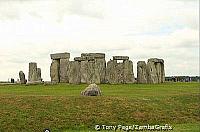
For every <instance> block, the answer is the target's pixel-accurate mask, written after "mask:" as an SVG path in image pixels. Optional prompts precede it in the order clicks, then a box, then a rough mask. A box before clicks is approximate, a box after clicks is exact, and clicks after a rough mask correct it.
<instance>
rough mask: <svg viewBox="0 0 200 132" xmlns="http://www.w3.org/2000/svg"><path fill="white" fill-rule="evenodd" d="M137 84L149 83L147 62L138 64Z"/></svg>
mask: <svg viewBox="0 0 200 132" xmlns="http://www.w3.org/2000/svg"><path fill="white" fill-rule="evenodd" d="M137 83H147V68H146V63H145V61H138V62H137Z"/></svg>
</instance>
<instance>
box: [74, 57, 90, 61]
mask: <svg viewBox="0 0 200 132" xmlns="http://www.w3.org/2000/svg"><path fill="white" fill-rule="evenodd" d="M74 60H75V61H85V60H87V59H86V57H75V58H74Z"/></svg>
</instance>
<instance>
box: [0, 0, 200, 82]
mask: <svg viewBox="0 0 200 132" xmlns="http://www.w3.org/2000/svg"><path fill="white" fill-rule="evenodd" d="M198 5H199V1H198V0H0V80H1V81H3V80H4V81H7V80H8V78H11V77H13V78H15V79H17V78H19V77H18V74H19V71H20V70H23V71H24V72H25V74H26V77H27V76H28V63H29V62H37V63H38V67H40V68H41V69H42V78H43V79H44V80H50V72H49V71H50V70H49V67H50V63H51V59H50V53H57V52H69V53H71V58H70V60H73V58H74V57H77V56H80V54H81V53H84V52H103V53H105V54H106V60H107V61H108V60H109V59H111V58H112V56H114V55H127V56H129V57H130V59H131V60H132V61H133V64H134V74H135V77H136V75H137V74H136V71H137V70H136V67H137V61H139V60H143V61H147V59H148V58H152V57H157V58H163V59H164V60H165V72H166V75H167V76H171V75H198V74H199V7H198Z"/></svg>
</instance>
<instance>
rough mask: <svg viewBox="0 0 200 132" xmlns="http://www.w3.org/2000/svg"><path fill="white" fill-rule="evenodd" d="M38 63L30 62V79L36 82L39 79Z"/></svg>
mask: <svg viewBox="0 0 200 132" xmlns="http://www.w3.org/2000/svg"><path fill="white" fill-rule="evenodd" d="M37 77H38V76H37V63H35V62H30V63H29V72H28V81H29V82H34V81H37Z"/></svg>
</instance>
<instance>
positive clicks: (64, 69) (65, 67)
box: [60, 59, 69, 83]
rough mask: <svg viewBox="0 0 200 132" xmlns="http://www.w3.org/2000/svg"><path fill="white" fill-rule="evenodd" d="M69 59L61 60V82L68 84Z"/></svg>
mask: <svg viewBox="0 0 200 132" xmlns="http://www.w3.org/2000/svg"><path fill="white" fill-rule="evenodd" d="M68 72H69V59H60V82H64V83H68V82H69V77H68Z"/></svg>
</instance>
